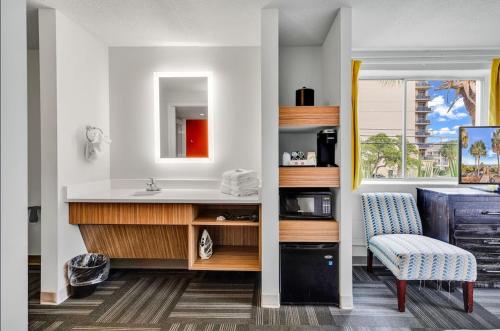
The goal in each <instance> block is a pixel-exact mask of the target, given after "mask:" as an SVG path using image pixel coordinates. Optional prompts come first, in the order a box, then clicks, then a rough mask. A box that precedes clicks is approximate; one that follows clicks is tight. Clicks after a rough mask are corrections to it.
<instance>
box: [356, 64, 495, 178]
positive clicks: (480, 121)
mask: <svg viewBox="0 0 500 331" xmlns="http://www.w3.org/2000/svg"><path fill="white" fill-rule="evenodd" d="M358 80H359V81H362V80H398V81H402V82H403V84H404V95H403V100H402V106H401V107H402V110H401V111H402V112H403V116H402V121H403V123H402V124H403V125H402V129H401V130H402V135H401V137H402V142H403V144H402V146H401V153H402V155H401V164H402V171H401V174H402V177H401V178H368V179H367V178H362V179H361V184H362V185H363V184H383V183H415V184H437V183H443V184H458V177H456V178H455V177H407V173H406V137H407V130H406V129H407V123H406V120H407V111H406V100H407V82H408V81H418V80H475V81H476V82H477V90H476V119H475V123H476V126H478V125H487V121H488V116H487V115H488V103H487V100H486V99H485V96H486V95H487V93H486V92H487V89H489V86H488V85H489V84H488V83H489V79H488V71H487V70H430V69H429V70H370V69H368V70H360V73H359V77H358ZM358 97H359V96H358Z"/></svg>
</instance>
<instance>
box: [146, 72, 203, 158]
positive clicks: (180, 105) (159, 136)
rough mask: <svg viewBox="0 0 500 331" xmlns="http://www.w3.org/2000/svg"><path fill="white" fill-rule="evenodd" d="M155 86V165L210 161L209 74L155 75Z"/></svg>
mask: <svg viewBox="0 0 500 331" xmlns="http://www.w3.org/2000/svg"><path fill="white" fill-rule="evenodd" d="M154 83H155V120H156V132H155V135H156V137H155V139H156V147H155V148H156V160H157V162H207V161H210V160H211V159H212V153H213V148H212V141H213V140H212V134H213V132H212V123H213V120H212V118H213V114H212V109H211V105H210V103H211V102H210V85H211V77H210V74H208V73H155V77H154Z"/></svg>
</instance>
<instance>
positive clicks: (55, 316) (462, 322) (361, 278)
mask: <svg viewBox="0 0 500 331" xmlns="http://www.w3.org/2000/svg"><path fill="white" fill-rule="evenodd" d="M353 280H354V306H355V308H354V309H353V310H340V309H338V308H337V307H328V306H282V307H281V308H279V309H267V308H262V307H261V306H260V293H259V291H260V290H259V286H258V282H259V281H258V278H257V274H255V273H228V272H226V273H217V272H189V271H162V270H157V271H154V270H130V271H126V270H113V271H112V273H111V275H110V278H109V280H108V281H106V282H105V283H103V284H102V285H101V286H99V287H98V289H97V291H96V292H95V293H94V294H93V295H91V296H89V297H87V298H84V299H68V300H67V301H65V302H64V303H62V304H60V305H58V306H50V305H40V304H39V300H38V298H39V287H40V275H39V273H38V272H36V271H31V272H30V275H29V296H30V300H29V326H30V330H108V331H119V330H120V331H121V330H135V331H139V330H144V331H146V330H147V331H153V330H169V331H197V330H203V331H239V330H297V331H299V330H334V329H346V330H372V329H373V330H405V329H406V330H408V329H495V328H500V289H475V291H476V292H475V293H476V296H475V299H476V300H475V306H474V313H473V314H466V313H464V312H463V308H462V307H463V303H462V295H461V292H459V291H456V292H453V293H449V292H446V291H438V290H436V289H433V288H430V287H432V286H431V285H432V284H427V285H428V286H426V284H420V283H418V282H417V283H412V284H410V286H409V288H408V295H407V311H406V312H405V313H399V312H398V311H397V303H396V297H395V293H396V289H395V286H394V279H393V277H392V276H391V274H390V273H389V272H388V271H386V270H384V269H376V271H375V273H373V274H367V273H366V272H365V271H364V269H363V268H360V267H356V268H354V272H353Z"/></svg>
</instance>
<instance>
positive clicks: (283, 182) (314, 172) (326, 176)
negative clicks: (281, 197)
mask: <svg viewBox="0 0 500 331" xmlns="http://www.w3.org/2000/svg"><path fill="white" fill-rule="evenodd" d="M279 185H280V187H339V185H340V170H339V168H338V167H280V168H279Z"/></svg>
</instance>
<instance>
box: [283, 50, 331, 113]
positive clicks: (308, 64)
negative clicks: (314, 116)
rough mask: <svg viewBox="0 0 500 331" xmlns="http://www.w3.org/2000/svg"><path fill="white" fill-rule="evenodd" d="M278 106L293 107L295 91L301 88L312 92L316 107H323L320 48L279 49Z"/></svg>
mask: <svg viewBox="0 0 500 331" xmlns="http://www.w3.org/2000/svg"><path fill="white" fill-rule="evenodd" d="M279 61H280V62H279V73H280V76H279V77H280V83H279V84H280V86H279V92H280V99H279V102H280V105H282V106H286V105H290V106H295V91H296V90H298V89H300V88H302V87H303V86H305V87H308V88H312V89H313V90H314V103H315V105H316V106H319V105H325V104H326V103H325V100H324V96H323V66H322V47H319V46H316V47H314V46H310V47H308V46H304V47H280V49H279Z"/></svg>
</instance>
